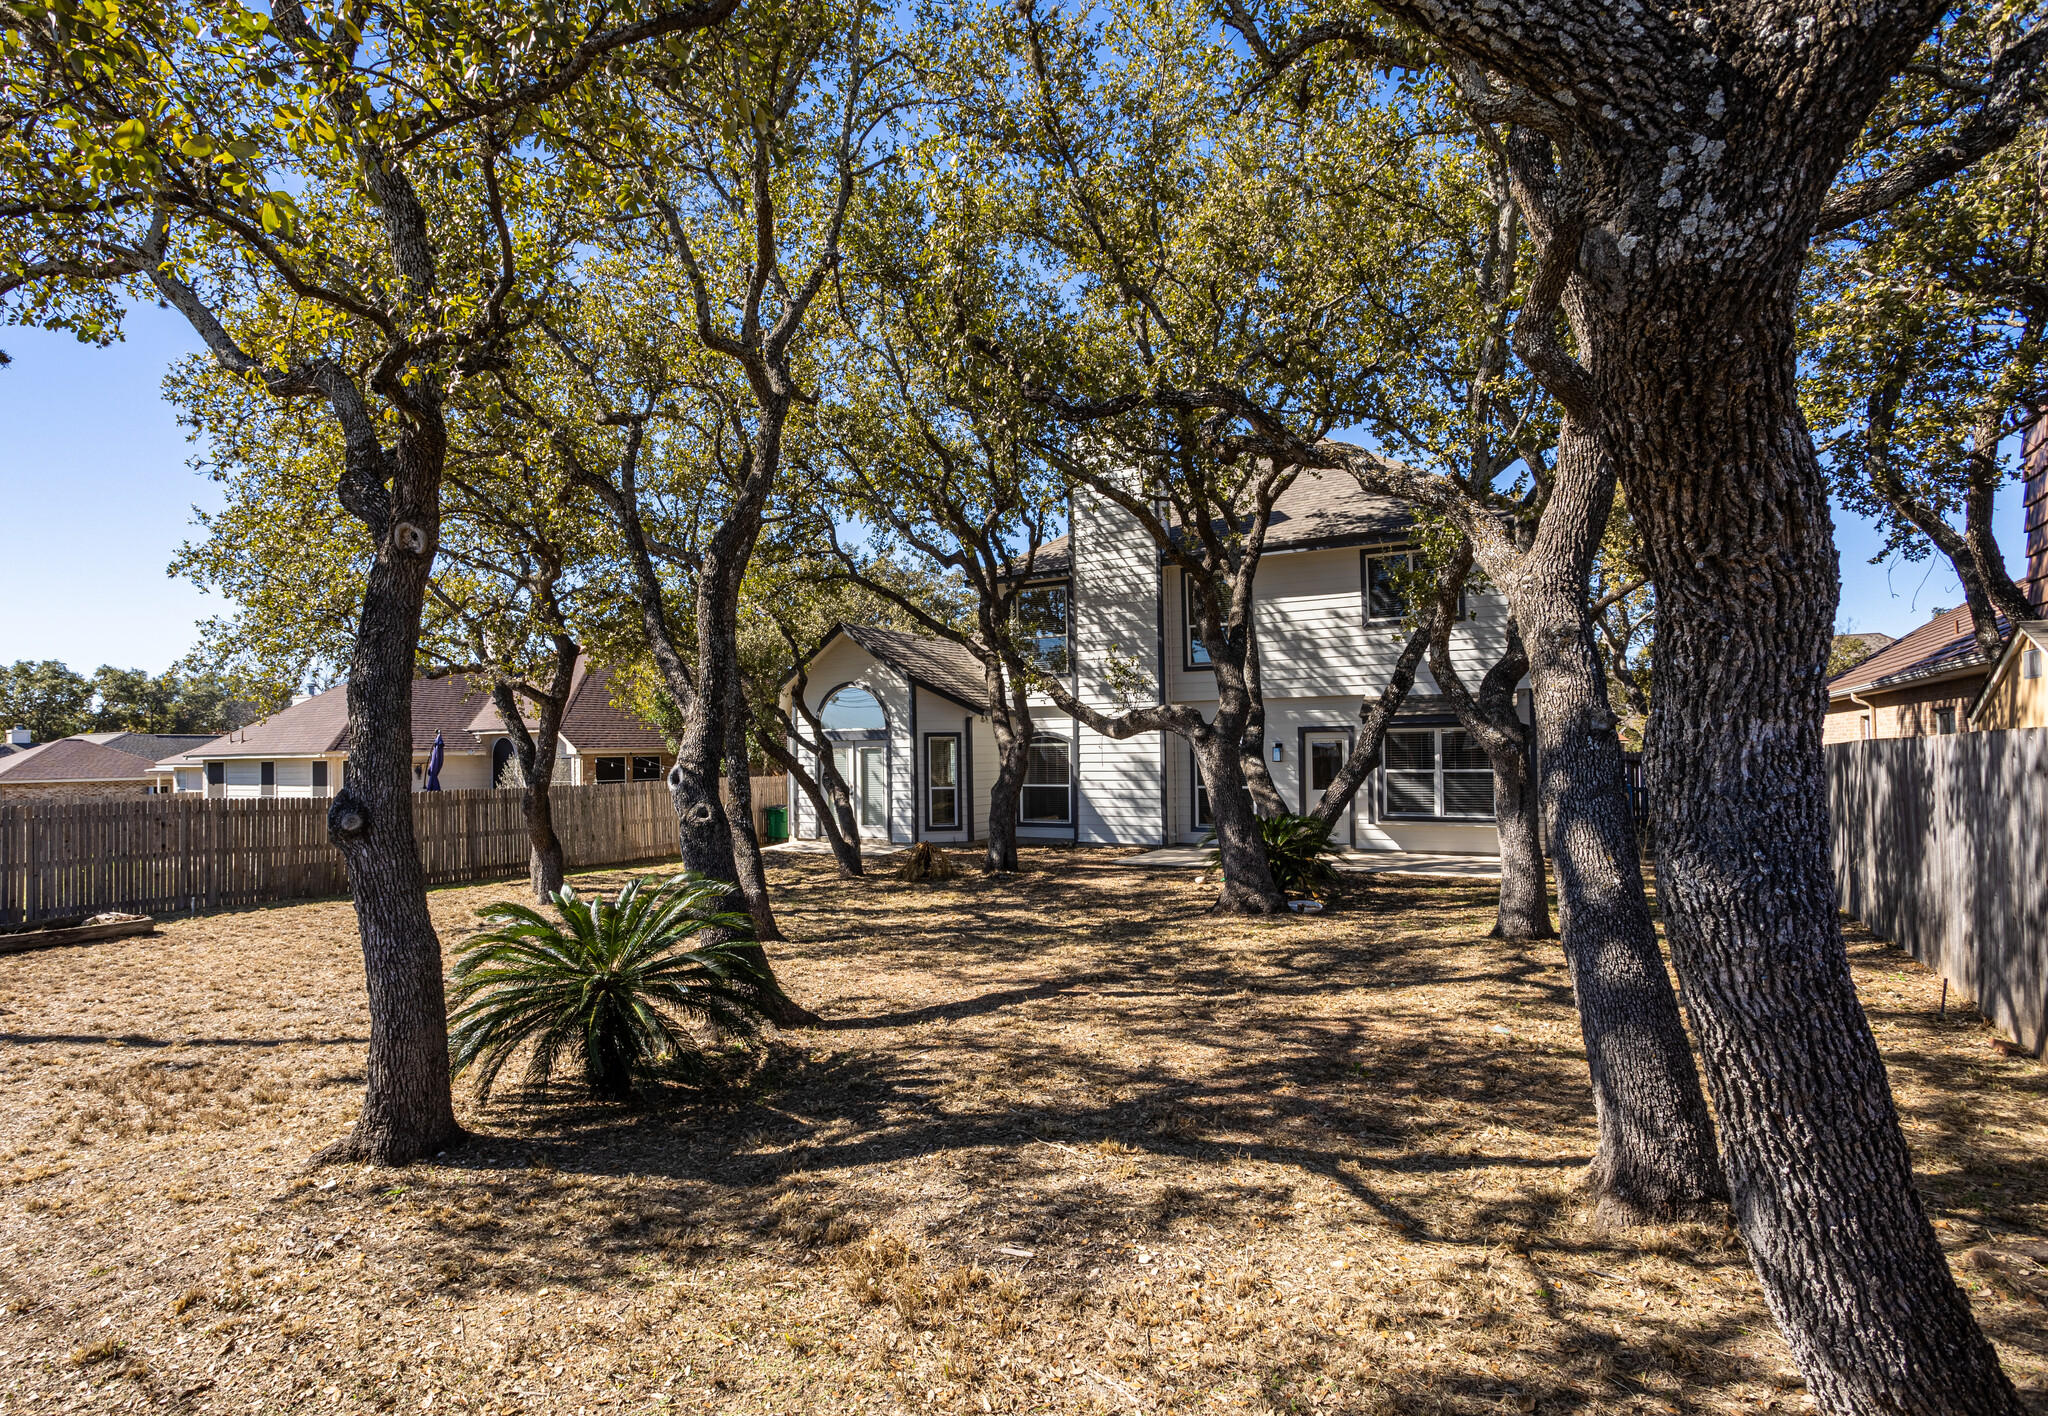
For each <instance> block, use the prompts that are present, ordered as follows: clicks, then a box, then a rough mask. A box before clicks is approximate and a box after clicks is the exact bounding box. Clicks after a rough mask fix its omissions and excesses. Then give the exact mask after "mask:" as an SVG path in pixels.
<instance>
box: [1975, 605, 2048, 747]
mask: <svg viewBox="0 0 2048 1416" xmlns="http://www.w3.org/2000/svg"><path fill="white" fill-rule="evenodd" d="M2002 728H2048V621H2041V620H2034V621H2032V622H2030V623H2026V624H2022V625H2021V626H2020V627H2019V632H2018V633H2016V634H2014V635H2013V636H2012V638H2011V639H2009V640H2007V641H2006V644H2005V653H2004V654H2003V655H2001V656H2000V657H1999V660H1998V663H1997V666H1996V667H1994V668H1993V669H1992V670H1991V677H1990V679H1989V680H1988V681H1987V682H1986V683H1985V685H1984V689H1983V691H1982V692H1981V693H1979V694H1978V695H1977V701H1976V703H1975V704H1974V705H1973V706H1972V707H1971V709H1970V730H1971V731H1972V732H1997V731H1999V730H2000V729H2002Z"/></svg>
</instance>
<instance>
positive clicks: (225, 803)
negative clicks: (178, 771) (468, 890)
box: [0, 777, 782, 924]
mask: <svg viewBox="0 0 2048 1416" xmlns="http://www.w3.org/2000/svg"><path fill="white" fill-rule="evenodd" d="M781 781H782V779H781V778H779V777H778V778H757V779H756V780H755V783H754V790H755V803H756V806H757V808H758V806H759V805H760V803H761V802H762V800H763V796H764V794H765V789H767V788H768V787H769V785H770V784H772V783H780V782H781ZM327 805H328V803H327V800H326V799H325V798H324V797H310V798H308V797H298V798H279V797H263V798H256V799H251V800H221V799H219V798H201V797H197V796H153V797H134V798H129V799H125V800H108V801H70V802H34V801H30V802H20V803H6V804H0V924H19V923H23V922H25V921H28V920H32V919H42V918H47V917H50V916H57V915H67V914H96V913H99V912H101V911H103V910H120V911H123V912H125V913H131V914H150V915H158V916H163V915H174V914H188V913H192V912H194V911H199V910H210V909H221V908H226V907H231V906H241V905H254V904H267V903H272V902H275V901H280V900H295V899H313V898H318V897H321V896H326V895H338V894H342V893H345V892H346V891H347V889H348V876H347V872H346V871H345V870H344V869H343V867H342V861H341V854H340V852H338V851H336V850H335V849H334V848H333V847H332V846H330V845H329V844H328V843H327ZM757 814H758V812H757ZM554 820H555V831H556V834H557V835H559V836H560V837H561V838H562V845H563V851H564V855H565V856H566V858H567V860H568V863H569V865H570V867H571V868H572V869H588V868H591V867H595V866H603V865H625V864H631V863H635V862H640V861H650V860H673V859H675V858H676V845H677V842H676V826H675V817H674V815H673V814H672V810H671V807H670V804H669V795H668V788H667V785H666V784H665V783H662V782H629V783H617V784H608V785H605V786H601V787H600V786H590V787H570V786H557V787H556V788H555V789H554ZM413 829H414V832H415V834H416V836H417V837H418V840H419V849H420V860H421V864H422V866H423V867H424V869H425V870H426V875H427V883H428V884H430V885H442V884H451V883H456V882H462V881H473V880H488V879H493V878H504V877H512V876H518V875H521V874H523V873H524V872H525V870H526V865H527V840H526V821H525V816H524V814H523V813H522V811H521V809H520V798H519V793H517V792H516V791H499V790H494V789H485V790H481V791H462V792H422V793H419V794H417V795H415V796H414V797H413Z"/></svg>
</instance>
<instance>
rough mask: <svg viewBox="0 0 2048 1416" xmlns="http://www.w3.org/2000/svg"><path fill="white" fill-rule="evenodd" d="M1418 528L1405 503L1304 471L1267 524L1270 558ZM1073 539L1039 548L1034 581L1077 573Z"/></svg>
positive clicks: (1344, 478) (1380, 539)
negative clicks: (1413, 527)
mask: <svg viewBox="0 0 2048 1416" xmlns="http://www.w3.org/2000/svg"><path fill="white" fill-rule="evenodd" d="M1414 524H1415V516H1414V513H1413V512H1411V511H1410V510H1409V509H1408V507H1407V505H1406V503H1403V502H1398V501H1396V500H1394V499H1393V498H1392V497H1378V496H1372V495H1369V494H1368V493H1365V492H1362V491H1360V490H1359V489H1358V483H1357V482H1355V481H1353V480H1352V479H1351V477H1350V476H1348V475H1347V474H1344V473H1341V472H1304V473H1302V474H1301V475H1300V476H1299V477H1297V478H1296V479H1295V480H1294V484H1293V485H1292V486H1290V487H1289V488H1288V489H1287V490H1286V491H1285V492H1283V493H1281V495H1280V500H1279V501H1277V502H1275V503H1274V505H1273V516H1272V519H1271V520H1270V521H1268V522H1267V523H1266V546H1265V549H1266V553H1269V554H1270V553H1272V552H1276V551H1308V550H1327V549H1330V548H1332V547H1337V546H1370V545H1376V544H1380V543H1384V542H1389V541H1400V540H1403V539H1405V538H1406V537H1407V535H1408V528H1409V527H1411V526H1413V525H1414ZM1073 570H1074V550H1073V542H1072V538H1070V537H1067V536H1061V537H1060V538H1059V539H1057V540H1053V541H1047V542H1046V543H1045V544H1044V545H1043V546H1040V547H1039V548H1038V555H1037V556H1036V557H1035V558H1033V560H1032V563H1031V578H1032V579H1033V580H1051V579H1057V578H1062V577H1065V576H1068V575H1071V574H1073Z"/></svg>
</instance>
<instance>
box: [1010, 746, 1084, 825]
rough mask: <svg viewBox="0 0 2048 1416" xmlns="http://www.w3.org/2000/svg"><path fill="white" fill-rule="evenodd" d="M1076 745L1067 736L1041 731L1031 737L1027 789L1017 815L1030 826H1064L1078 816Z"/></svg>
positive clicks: (1025, 788)
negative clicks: (1076, 812) (1075, 803)
mask: <svg viewBox="0 0 2048 1416" xmlns="http://www.w3.org/2000/svg"><path fill="white" fill-rule="evenodd" d="M1073 762H1074V759H1073V755H1072V749H1071V748H1070V747H1069V745H1068V743H1067V740H1066V739H1065V738H1063V737H1053V736H1050V735H1046V734H1041V735H1040V736H1038V737H1035V738H1033V739H1032V740H1031V757H1030V761H1029V762H1027V763H1026V764H1025V768H1024V793H1023V796H1022V798H1021V799H1020V800H1019V801H1018V804H1017V816H1018V819H1019V820H1020V821H1022V822H1023V823H1024V824H1025V825H1027V826H1064V825H1066V824H1067V823H1068V822H1070V821H1072V820H1073V819H1074V810H1073V791H1074V770H1073Z"/></svg>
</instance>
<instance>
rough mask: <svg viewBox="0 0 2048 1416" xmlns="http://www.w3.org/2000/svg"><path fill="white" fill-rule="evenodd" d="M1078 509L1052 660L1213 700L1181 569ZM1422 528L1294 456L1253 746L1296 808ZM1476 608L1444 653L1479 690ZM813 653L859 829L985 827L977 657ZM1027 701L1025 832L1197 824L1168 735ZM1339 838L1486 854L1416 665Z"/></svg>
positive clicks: (802, 809)
mask: <svg viewBox="0 0 2048 1416" xmlns="http://www.w3.org/2000/svg"><path fill="white" fill-rule="evenodd" d="M1070 512H1071V515H1070V518H1069V523H1068V524H1069V534H1068V535H1067V536H1065V537H1063V538H1061V539H1060V540H1059V541H1056V542H1053V543H1051V544H1050V545H1048V546H1047V547H1046V548H1045V549H1044V550H1043V551H1041V553H1040V554H1039V556H1038V557H1037V558H1036V561H1035V564H1034V568H1033V576H1032V582H1031V586H1030V591H1029V597H1028V598H1029V601H1030V603H1029V604H1028V605H1027V606H1026V612H1027V615H1028V618H1029V620H1030V622H1031V623H1033V624H1034V625H1035V626H1036V627H1037V633H1038V638H1039V645H1040V651H1041V656H1042V659H1043V661H1044V662H1046V663H1047V664H1049V665H1052V666H1054V667H1056V668H1059V669H1061V670H1063V671H1064V672H1065V673H1066V674H1067V675H1068V676H1069V680H1070V685H1071V687H1070V690H1069V691H1070V692H1072V693H1073V694H1074V696H1075V697H1077V698H1079V699H1080V700H1081V701H1083V702H1085V703H1088V704H1090V705H1091V706H1099V707H1101V708H1102V709H1103V710H1104V711H1106V712H1115V711H1117V710H1118V709H1119V708H1121V707H1124V706H1135V705H1134V703H1133V700H1132V699H1131V698H1130V697H1128V696H1126V697H1124V698H1122V699H1119V696H1118V694H1119V690H1121V691H1122V692H1123V693H1124V694H1126V695H1129V694H1131V693H1133V692H1138V693H1142V694H1147V695H1150V697H1149V698H1147V699H1144V700H1143V701H1149V702H1176V703H1186V704H1190V705H1193V706H1195V707H1198V708H1202V709H1204V710H1205V711H1208V712H1213V711H1214V705H1215V700H1216V690H1215V684H1214V680H1213V678H1212V676H1211V675H1210V671H1209V669H1208V667H1207V664H1206V658H1207V656H1206V654H1205V653H1204V652H1203V649H1202V645H1201V642H1200V639H1199V637H1198V636H1197V635H1196V634H1195V633H1194V632H1193V631H1192V629H1191V627H1190V623H1191V621H1190V616H1189V613H1188V598H1187V588H1186V587H1185V586H1184V585H1183V584H1182V576H1181V573H1180V571H1179V570H1178V568H1176V567H1174V566H1172V565H1170V564H1168V563H1165V559H1164V558H1163V557H1162V556H1161V554H1160V552H1159V549H1158V547H1157V546H1156V545H1155V544H1154V543H1153V541H1152V539H1151V538H1150V537H1149V536H1148V535H1147V534H1146V533H1145V531H1144V529H1143V528H1142V527H1141V526H1139V525H1138V523H1137V522H1136V520H1135V519H1134V518H1132V517H1131V516H1130V515H1129V514H1128V513H1126V512H1125V511H1123V510H1122V509H1121V508H1119V507H1117V506H1115V505H1113V504H1109V503H1104V502H1096V501H1092V500H1090V499H1087V498H1084V497H1081V496H1077V497H1076V498H1075V500H1074V503H1073V505H1072V506H1071V507H1070ZM1412 524H1413V519H1412V517H1411V516H1410V514H1409V512H1408V510H1407V509H1406V508H1405V507H1404V506H1403V505H1401V504H1400V503H1398V502H1395V501H1392V500H1389V499H1385V498H1378V497H1369V496H1366V495H1364V494H1362V493H1361V492H1360V491H1359V490H1358V488H1357V485H1356V484H1355V483H1353V482H1352V481H1351V480H1350V479H1349V478H1340V477H1338V476H1336V475H1335V474H1324V475H1322V476H1313V475H1307V474H1305V475H1304V476H1302V477H1301V478H1300V479H1299V480H1298V481H1297V482H1296V483H1295V484H1294V485H1293V487H1292V488H1290V489H1289V491H1288V492H1287V494H1286V495H1285V496H1283V497H1282V498H1281V500H1280V502H1279V505H1278V506H1277V507H1276V508H1275V511H1274V515H1273V520H1272V524H1271V529H1270V530H1269V532H1268V534H1267V538H1266V549H1265V554H1264V557H1263V559H1262V560H1261V561H1260V564H1259V567H1258V572H1257V578H1256V580H1255V581H1254V587H1255V591H1256V593H1255V596H1254V606H1255V616H1256V624H1257V627H1258V643H1259V655H1260V660H1259V662H1260V668H1261V671H1262V675H1263V681H1264V684H1263V686H1264V699H1265V707H1266V731H1265V742H1264V745H1263V748H1262V756H1263V757H1264V758H1265V761H1266V766H1267V770H1268V771H1270V772H1271V774H1272V777H1273V782H1274V785H1275V786H1276V787H1277V788H1278V790H1279V792H1280V794H1281V796H1282V798H1283V799H1285V800H1286V802H1287V803H1288V804H1289V806H1290V807H1292V808H1293V809H1294V810H1297V811H1302V810H1306V809H1308V808H1309V807H1310V806H1312V805H1313V804H1314V802H1315V801H1316V799H1317V798H1318V797H1319V796H1320V794H1321V791H1322V789H1323V787H1324V786H1325V785H1327V783H1328V782H1329V781H1330V779H1331V778H1332V777H1333V776H1334V775H1335V774H1336V771H1337V769H1338V767H1339V766H1341V765H1342V763H1343V761H1344V759H1345V757H1346V755H1347V754H1348V753H1349V752H1350V750H1351V744H1352V742H1353V740H1354V736H1355V734H1356V731H1357V727H1358V717H1359V705H1360V701H1361V700H1362V699H1364V698H1365V697H1367V696H1371V697H1374V698H1377V696H1378V695H1379V693H1380V691H1381V689H1382V688H1383V687H1384V686H1385V684H1386V682H1387V679H1388V678H1389V676H1390V675H1391V674H1392V672H1393V668H1394V664H1395V661H1396V660H1397V659H1398V658H1399V657H1400V654H1401V650H1402V647H1403V646H1404V645H1405V644H1406V642H1407V638H1408V630H1407V629H1406V628H1405V627H1404V624H1403V619H1404V616H1405V615H1406V613H1407V606H1406V605H1405V604H1403V603H1402V602H1401V598H1400V595H1399V590H1398V585H1397V583H1396V576H1395V575H1394V574H1393V572H1395V571H1396V570H1398V568H1399V567H1400V566H1401V564H1402V558H1403V557H1404V556H1405V555H1406V554H1407V548H1408V546H1409V543H1410V536H1411V528H1412ZM1467 616H1468V617H1467V618H1466V619H1465V620H1464V621H1463V622H1461V623H1460V624H1459V626H1458V627H1457V629H1456V631H1455V632H1454V633H1453V635H1452V639H1451V647H1452V655H1453V658H1454V660H1455V661H1456V662H1457V664H1458V667H1459V670H1460V672H1461V674H1463V675H1464V676H1465V677H1466V681H1467V684H1468V685H1469V686H1476V685H1477V683H1478V680H1479V677H1480V675H1482V674H1483V673H1484V672H1485V670H1486V668H1487V667H1488V666H1490V665H1491V664H1492V663H1493V662H1494V661H1495V660H1496V659H1497V658H1498V657H1499V655H1500V653H1501V651H1502V648H1503V645H1504V643H1505V635H1506V624H1507V607H1506V604H1505V602H1504V601H1503V600H1502V599H1501V598H1500V596H1499V595H1498V594H1496V593H1490V592H1479V593H1474V594H1472V595H1471V596H1470V597H1469V598H1468V603H1467ZM805 667H806V673H807V683H808V690H807V691H808V702H809V706H810V707H812V708H813V710H814V711H816V712H817V713H818V714H819V716H820V718H821V720H822V721H823V723H824V726H825V728H826V730H827V732H828V735H829V736H830V737H831V739H832V740H833V742H834V743H835V747H834V753H835V756H836V757H837V760H838V764H839V769H840V772H841V775H842V776H844V777H845V779H846V781H847V783H848V785H849V787H850V788H851V790H852V794H853V797H854V807H855V811H856V813H857V816H858V820H859V824H860V829H861V833H862V835H863V836H864V837H868V838H871V839H874V840H877V841H892V842H899V843H907V842H911V841H918V840H927V841H940V842H949V841H950V842H966V841H970V840H977V839H981V838H982V837H984V836H986V834H987V824H988V802H989V789H990V787H991V786H992V784H993V782H994V778H995V771H996V751H995V739H994V734H993V731H992V730H991V728H990V726H989V724H988V721H987V718H986V707H987V705H986V703H985V702H984V700H983V692H984V689H983V672H982V667H981V665H980V663H979V662H978V661H977V660H975V658H974V657H973V656H972V655H970V654H969V653H968V652H967V651H966V650H964V649H962V648H960V647H959V646H958V645H956V644H953V643H950V642H949V641H946V640H941V639H936V638H930V637H926V636H922V635H917V634H908V633H904V632H902V631H900V630H890V629H881V628H875V627H867V626H855V625H842V626H839V627H837V628H835V629H834V630H833V631H832V632H831V633H829V634H828V635H827V636H826V637H825V639H824V640H823V641H822V642H821V643H820V644H819V645H818V646H817V647H816V648H815V649H814V650H813V651H812V653H811V655H810V656H809V658H808V659H807V660H806V666H805ZM1134 685H1138V686H1139V687H1136V688H1134ZM784 691H785V693H787V692H788V691H789V689H788V687H787V686H785V690H784ZM1033 706H1034V718H1035V738H1034V741H1033V745H1032V749H1031V762H1030V768H1029V771H1028V773H1027V775H1026V778H1025V784H1024V789H1023V793H1022V800H1021V801H1020V803H1019V807H1018V823H1017V824H1018V838H1019V840H1020V841H1023V842H1026V843H1029V842H1032V841H1077V842H1086V843H1097V844H1123V845H1155V846H1156V845H1161V844H1170V843H1184V842H1192V841H1196V840H1199V839H1200V838H1201V837H1202V836H1203V835H1205V834H1206V833H1207V832H1208V830H1209V820H1208V811H1207V800H1206V797H1207V793H1206V792H1205V791H1204V789H1203V787H1202V783H1201V778H1200V775H1199V774H1198V773H1197V772H1196V770H1195V765H1194V758H1193V753H1192V752H1191V750H1190V749H1189V747H1188V745H1187V744H1186V743H1185V742H1184V741H1182V740H1181V739H1180V738H1178V737H1175V736H1173V735H1172V734H1167V733H1146V734H1143V735H1140V736H1138V737H1135V738H1129V739H1125V740H1122V741H1117V740H1114V739H1111V738H1107V737H1104V736H1102V735H1101V734H1099V733H1097V732H1095V731H1094V730H1092V729H1090V728H1088V727H1086V726H1084V725H1082V724H1080V723H1078V722H1077V721H1075V720H1074V719H1073V718H1071V717H1069V716H1067V715H1066V714H1063V713H1060V712H1059V711H1058V710H1056V709H1055V708H1054V707H1053V706H1052V704H1051V703H1050V702H1049V701H1044V700H1041V701H1039V702H1037V703H1035V704H1034V705H1033ZM1527 712H1528V698H1527V695H1526V693H1525V694H1524V695H1523V713H1524V715H1525V717H1526V715H1527ZM792 749H793V750H799V751H800V749H798V748H797V747H796V745H795V744H792ZM791 788H792V789H791V792H790V798H789V799H790V801H791V803H792V811H793V817H792V821H791V829H792V832H793V833H794V834H795V835H797V836H798V837H800V838H815V837H817V836H819V835H820V834H821V832H820V830H819V827H818V823H817V820H816V818H815V810H814V808H813V807H812V805H811V803H810V801H809V800H808V799H807V798H806V797H804V796H803V794H802V793H801V792H799V791H797V790H796V789H795V784H794V783H792V784H791ZM1335 838H1336V839H1337V840H1338V841H1339V842H1340V843H1343V844H1346V845H1351V846H1355V847H1357V848H1358V849H1361V850H1412V851H1432V852H1460V853H1472V854H1496V853H1497V852H1498V840H1497V837H1496V835H1495V832H1494V827H1493V775H1492V771H1491V769H1490V768H1489V767H1488V765H1487V762H1486V758H1485V756H1484V755H1483V754H1482V753H1481V752H1480V751H1479V750H1478V748H1477V747H1476V745H1474V744H1473V743H1472V742H1471V741H1470V740H1469V739H1468V737H1467V735H1466V734H1465V732H1464V731H1463V730H1462V729H1461V728H1460V727H1459V726H1458V722H1457V718H1456V717H1455V716H1454V715H1453V714H1452V713H1451V712H1449V710H1448V706H1447V704H1446V703H1445V702H1444V700H1443V698H1442V696H1441V694H1440V692H1439V691H1438V689H1437V685H1436V683H1435V681H1434V680H1433V679H1432V678H1431V677H1430V674H1429V671H1428V669H1427V668H1426V667H1425V668H1423V669H1422V670H1421V671H1420V672H1419V673H1418V674H1417V676H1416V682H1415V689H1414V692H1413V693H1411V694H1410V695H1409V698H1408V700H1407V704H1406V706H1405V707H1404V708H1403V710H1402V711H1401V713H1400V715H1399V716H1398V717H1397V719H1396V720H1395V723H1394V726H1393V728H1392V730H1391V731H1390V732H1389V734H1388V737H1387V742H1386V750H1385V752H1384V754H1383V765H1382V766H1381V768H1380V770H1379V771H1378V772H1376V773H1375V774H1374V776H1373V778H1372V780H1371V781H1370V782H1369V783H1368V784H1367V785H1366V786H1365V787H1364V788H1362V789H1361V790H1360V792H1359V793H1358V796H1357V798H1356V800H1355V801H1354V803H1353V806H1352V810H1351V811H1350V813H1349V814H1348V817H1347V819H1345V820H1344V821H1342V822H1341V823H1340V824H1339V826H1338V829H1337V831H1336V832H1335Z"/></svg>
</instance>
